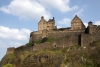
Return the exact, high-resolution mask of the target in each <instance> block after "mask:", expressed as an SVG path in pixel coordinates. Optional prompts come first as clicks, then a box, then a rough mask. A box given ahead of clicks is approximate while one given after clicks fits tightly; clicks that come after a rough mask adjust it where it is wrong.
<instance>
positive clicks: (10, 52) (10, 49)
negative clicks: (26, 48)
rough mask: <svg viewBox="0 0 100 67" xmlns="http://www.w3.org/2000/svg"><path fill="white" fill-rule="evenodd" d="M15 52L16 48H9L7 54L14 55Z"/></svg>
mask: <svg viewBox="0 0 100 67" xmlns="http://www.w3.org/2000/svg"><path fill="white" fill-rule="evenodd" d="M14 51H15V48H14V47H10V48H7V52H6V54H12V53H14Z"/></svg>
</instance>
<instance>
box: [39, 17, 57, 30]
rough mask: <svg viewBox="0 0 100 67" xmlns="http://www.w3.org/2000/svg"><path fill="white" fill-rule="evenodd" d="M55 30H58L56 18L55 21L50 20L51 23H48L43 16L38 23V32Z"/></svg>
mask: <svg viewBox="0 0 100 67" xmlns="http://www.w3.org/2000/svg"><path fill="white" fill-rule="evenodd" d="M53 29H56V26H55V20H54V17H53V19H49V21H48V22H47V21H46V20H45V19H44V17H43V16H42V17H41V20H40V22H39V23H38V31H41V30H48V31H50V30H53Z"/></svg>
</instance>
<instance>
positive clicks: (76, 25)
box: [71, 15, 85, 30]
mask: <svg viewBox="0 0 100 67" xmlns="http://www.w3.org/2000/svg"><path fill="white" fill-rule="evenodd" d="M77 29H85V25H84V24H83V22H82V20H81V19H80V18H79V17H78V16H77V15H76V16H75V17H74V18H73V20H72V22H71V30H77Z"/></svg>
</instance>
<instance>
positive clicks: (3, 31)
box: [0, 26, 31, 40]
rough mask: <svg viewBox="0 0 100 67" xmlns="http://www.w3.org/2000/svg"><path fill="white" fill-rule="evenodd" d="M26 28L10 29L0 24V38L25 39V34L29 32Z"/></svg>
mask: <svg viewBox="0 0 100 67" xmlns="http://www.w3.org/2000/svg"><path fill="white" fill-rule="evenodd" d="M30 32H31V31H30V30H28V29H21V30H18V29H10V28H8V27H4V26H0V38H5V39H14V40H26V39H27V35H29V34H30Z"/></svg>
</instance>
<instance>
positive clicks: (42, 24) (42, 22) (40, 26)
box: [38, 16, 46, 31]
mask: <svg viewBox="0 0 100 67" xmlns="http://www.w3.org/2000/svg"><path fill="white" fill-rule="evenodd" d="M44 29H46V20H45V19H44V17H43V16H42V17H41V20H40V22H39V23H38V31H40V30H44Z"/></svg>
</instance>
